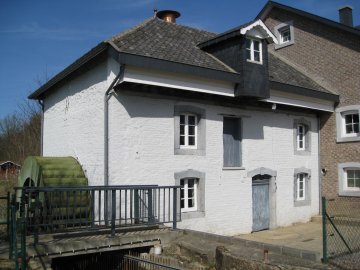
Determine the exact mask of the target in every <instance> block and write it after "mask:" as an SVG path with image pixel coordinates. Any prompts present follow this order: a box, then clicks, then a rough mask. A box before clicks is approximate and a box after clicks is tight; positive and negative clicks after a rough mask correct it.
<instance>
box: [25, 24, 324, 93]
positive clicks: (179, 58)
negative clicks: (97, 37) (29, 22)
mask: <svg viewBox="0 0 360 270" xmlns="http://www.w3.org/2000/svg"><path fill="white" fill-rule="evenodd" d="M246 25H248V24H246ZM242 27H243V26H242ZM237 29H239V27H236V28H234V29H232V30H229V31H227V32H226V33H228V32H234V31H237ZM221 35H223V34H220V36H221ZM217 37H219V35H218V34H216V33H211V32H207V31H204V30H200V29H196V28H191V27H188V26H182V25H179V24H174V23H168V22H164V21H162V20H160V19H158V18H151V19H148V20H146V21H144V22H142V23H141V24H139V25H137V26H135V27H133V28H131V29H129V30H127V31H125V32H122V33H119V34H117V35H115V36H113V37H112V38H110V39H108V40H105V41H104V42H102V43H100V44H99V45H98V46H96V47H95V48H93V49H92V50H91V51H89V52H88V53H86V54H85V55H83V56H82V57H80V58H79V59H77V60H76V61H75V62H74V63H73V64H71V65H70V66H68V67H67V68H66V69H64V70H63V71H62V72H60V73H59V74H57V75H56V76H55V77H53V78H52V79H51V80H50V81H49V82H47V83H46V84H45V85H43V86H42V87H40V88H39V89H38V90H36V91H35V92H34V93H32V94H31V95H30V96H29V98H32V99H38V98H42V97H43V94H44V93H45V92H46V91H48V90H50V89H51V88H52V87H54V86H55V85H57V84H58V83H61V82H62V81H64V80H65V79H67V78H69V76H70V75H71V74H73V73H75V72H78V70H79V68H80V67H82V66H84V65H86V64H87V63H88V62H89V61H90V60H91V59H92V58H94V57H95V56H97V55H100V54H101V53H103V52H104V51H105V50H107V48H108V46H113V47H115V49H116V50H117V51H118V52H120V53H127V54H132V55H138V56H144V57H148V58H153V59H160V60H166V61H169V62H174V63H180V64H185V65H190V66H193V67H201V68H205V69H211V70H213V71H216V72H217V71H220V72H226V73H227V74H232V75H235V76H236V75H240V74H239V73H237V72H236V71H234V70H233V69H232V68H230V67H228V66H227V65H226V64H225V63H223V62H221V61H220V60H218V59H217V58H215V57H214V56H212V55H210V54H209V53H207V52H205V51H203V50H201V49H200V48H199V47H198V44H201V43H204V42H205V41H208V40H212V39H214V38H217ZM269 76H270V77H269V79H270V81H271V80H272V81H276V82H280V83H284V84H290V85H295V86H300V87H303V88H308V89H312V90H315V91H320V92H325V93H329V91H327V90H326V89H324V88H323V87H321V86H320V85H318V84H317V83H316V82H314V81H313V80H311V79H310V78H309V77H307V76H306V75H304V74H302V73H301V72H300V71H298V70H296V69H294V68H293V67H291V66H289V65H288V64H286V63H285V62H283V61H281V60H280V59H279V58H276V57H274V56H270V57H269Z"/></svg>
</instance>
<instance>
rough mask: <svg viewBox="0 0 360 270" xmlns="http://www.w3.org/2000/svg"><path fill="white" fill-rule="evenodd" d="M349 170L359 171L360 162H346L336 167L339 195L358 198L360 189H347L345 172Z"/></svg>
mask: <svg viewBox="0 0 360 270" xmlns="http://www.w3.org/2000/svg"><path fill="white" fill-rule="evenodd" d="M349 170H356V171H360V162H346V163H340V164H339V165H338V173H339V195H340V196H350V197H360V188H356V187H348V179H347V172H348V171H349Z"/></svg>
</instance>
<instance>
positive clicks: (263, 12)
mask: <svg viewBox="0 0 360 270" xmlns="http://www.w3.org/2000/svg"><path fill="white" fill-rule="evenodd" d="M274 7H276V8H279V9H283V10H286V11H289V12H293V13H295V14H298V15H300V16H304V17H307V18H309V19H312V20H315V21H317V22H320V23H323V24H326V25H328V26H331V27H335V28H338V29H340V30H343V31H347V32H349V33H352V34H355V35H357V36H360V30H359V29H356V28H355V27H351V26H347V25H344V24H342V23H340V22H337V21H333V20H330V19H327V18H324V17H321V16H318V15H315V14H312V13H309V12H307V11H304V10H301V9H297V8H293V7H291V6H287V5H283V4H280V3H278V2H275V1H268V2H267V3H266V4H265V6H264V7H263V8H262V9H261V11H260V12H259V13H258V15H257V16H256V19H261V20H263V19H264V17H266V16H267V15H268V14H269V13H270V11H271V9H272V8H274Z"/></svg>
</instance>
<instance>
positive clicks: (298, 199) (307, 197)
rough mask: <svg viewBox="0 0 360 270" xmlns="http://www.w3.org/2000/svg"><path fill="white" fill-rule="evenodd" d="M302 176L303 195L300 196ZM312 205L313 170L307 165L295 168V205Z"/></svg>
mask: <svg viewBox="0 0 360 270" xmlns="http://www.w3.org/2000/svg"><path fill="white" fill-rule="evenodd" d="M301 176H302V182H303V196H300V181H299V180H300V179H301ZM308 205H311V170H310V169H307V168H305V167H301V168H296V169H294V206H295V207H298V206H308Z"/></svg>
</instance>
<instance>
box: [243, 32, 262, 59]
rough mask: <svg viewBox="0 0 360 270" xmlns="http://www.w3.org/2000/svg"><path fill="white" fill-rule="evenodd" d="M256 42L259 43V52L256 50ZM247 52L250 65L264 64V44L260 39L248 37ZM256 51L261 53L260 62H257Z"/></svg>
mask: <svg viewBox="0 0 360 270" xmlns="http://www.w3.org/2000/svg"><path fill="white" fill-rule="evenodd" d="M248 40H249V41H250V48H249V49H248V48H247V41H248ZM254 42H258V43H259V50H258V51H257V50H255V48H254ZM245 51H246V61H247V62H250V63H256V64H262V63H263V48H262V42H261V40H260V39H257V38H253V37H248V36H247V37H246V40H245ZM248 51H250V59H248V57H247V52H248ZM255 51H256V52H258V53H259V61H257V60H255Z"/></svg>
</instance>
